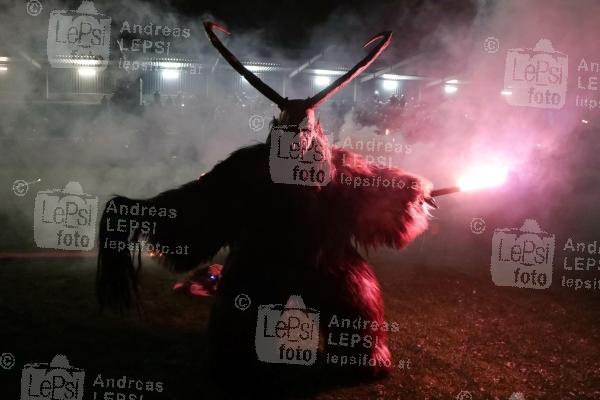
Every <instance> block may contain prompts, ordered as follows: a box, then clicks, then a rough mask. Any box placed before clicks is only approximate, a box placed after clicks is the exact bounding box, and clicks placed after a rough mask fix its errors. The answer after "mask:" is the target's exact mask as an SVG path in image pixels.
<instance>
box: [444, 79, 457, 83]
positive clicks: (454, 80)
mask: <svg viewBox="0 0 600 400" xmlns="http://www.w3.org/2000/svg"><path fill="white" fill-rule="evenodd" d="M446 83H458V79H450V80H449V81H446Z"/></svg>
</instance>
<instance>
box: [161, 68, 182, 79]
mask: <svg viewBox="0 0 600 400" xmlns="http://www.w3.org/2000/svg"><path fill="white" fill-rule="evenodd" d="M162 77H163V79H168V80H173V79H177V78H179V71H178V70H176V69H163V70H162Z"/></svg>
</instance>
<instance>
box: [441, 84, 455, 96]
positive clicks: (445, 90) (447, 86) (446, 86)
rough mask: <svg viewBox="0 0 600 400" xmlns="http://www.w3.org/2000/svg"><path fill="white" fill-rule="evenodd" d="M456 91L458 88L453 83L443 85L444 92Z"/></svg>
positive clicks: (452, 92)
mask: <svg viewBox="0 0 600 400" xmlns="http://www.w3.org/2000/svg"><path fill="white" fill-rule="evenodd" d="M457 91H458V88H457V87H456V86H454V85H444V93H446V94H454V93H456V92H457Z"/></svg>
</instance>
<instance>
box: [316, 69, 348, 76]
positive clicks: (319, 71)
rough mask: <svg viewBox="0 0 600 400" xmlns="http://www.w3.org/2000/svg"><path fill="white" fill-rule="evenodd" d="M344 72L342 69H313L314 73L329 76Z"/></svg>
mask: <svg viewBox="0 0 600 400" xmlns="http://www.w3.org/2000/svg"><path fill="white" fill-rule="evenodd" d="M345 73H346V72H344V71H332V70H330V69H315V74H317V75H325V76H331V75H344V74H345Z"/></svg>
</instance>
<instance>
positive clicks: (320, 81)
mask: <svg viewBox="0 0 600 400" xmlns="http://www.w3.org/2000/svg"><path fill="white" fill-rule="evenodd" d="M330 83H331V78H329V77H327V76H322V75H317V76H315V85H317V86H327V85H329V84H330Z"/></svg>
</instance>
